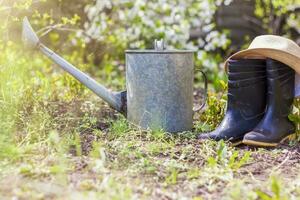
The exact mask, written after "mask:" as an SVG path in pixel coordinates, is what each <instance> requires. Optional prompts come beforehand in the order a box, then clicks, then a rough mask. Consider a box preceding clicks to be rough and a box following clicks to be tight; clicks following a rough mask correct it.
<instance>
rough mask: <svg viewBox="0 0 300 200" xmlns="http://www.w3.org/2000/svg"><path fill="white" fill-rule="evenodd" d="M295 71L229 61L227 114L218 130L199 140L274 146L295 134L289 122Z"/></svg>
mask: <svg viewBox="0 0 300 200" xmlns="http://www.w3.org/2000/svg"><path fill="white" fill-rule="evenodd" d="M294 84H295V71H294V70H293V69H292V68H290V67H289V66H287V65H285V64H283V63H281V62H278V61H276V60H272V59H266V60H264V59H241V60H230V61H229V63H228V99H227V110H226V113H225V116H224V119H223V121H222V122H221V124H220V125H219V127H218V128H217V129H216V130H214V131H213V132H210V133H204V134H200V135H199V138H200V139H213V140H226V141H230V142H232V143H233V145H238V144H241V143H244V144H247V145H254V146H264V147H268V146H277V145H278V144H279V143H280V142H282V141H283V140H285V139H286V138H288V137H289V136H291V135H292V134H294V133H295V126H294V124H293V123H292V122H290V121H289V119H288V115H289V113H290V110H291V107H292V104H293V99H294Z"/></svg>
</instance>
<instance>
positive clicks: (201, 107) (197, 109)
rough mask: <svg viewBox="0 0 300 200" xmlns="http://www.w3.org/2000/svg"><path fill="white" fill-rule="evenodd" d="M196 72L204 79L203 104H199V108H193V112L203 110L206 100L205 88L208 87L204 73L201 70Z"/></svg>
mask: <svg viewBox="0 0 300 200" xmlns="http://www.w3.org/2000/svg"><path fill="white" fill-rule="evenodd" d="M196 71H200V72H201V74H202V76H203V78H204V102H203V103H202V104H201V106H199V107H198V108H195V109H194V112H198V111H200V110H202V109H203V108H204V106H205V104H206V100H207V87H208V83H207V76H206V74H205V73H204V71H202V70H196Z"/></svg>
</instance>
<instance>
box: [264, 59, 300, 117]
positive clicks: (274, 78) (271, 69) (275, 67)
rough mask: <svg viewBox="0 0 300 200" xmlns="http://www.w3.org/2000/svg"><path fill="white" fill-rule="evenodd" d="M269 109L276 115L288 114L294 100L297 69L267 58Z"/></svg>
mask: <svg viewBox="0 0 300 200" xmlns="http://www.w3.org/2000/svg"><path fill="white" fill-rule="evenodd" d="M266 65H267V82H268V95H267V103H268V110H270V111H269V112H272V113H273V114H274V115H275V116H285V117H286V116H288V115H289V113H290V111H291V105H292V103H293V100H294V87H295V71H294V70H293V69H292V68H290V67H289V66H287V65H285V64H283V63H281V62H279V61H276V60H273V59H267V62H266Z"/></svg>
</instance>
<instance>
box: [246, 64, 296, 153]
mask: <svg viewBox="0 0 300 200" xmlns="http://www.w3.org/2000/svg"><path fill="white" fill-rule="evenodd" d="M267 80H268V94H267V104H268V105H267V111H266V114H265V116H264V118H263V119H262V121H261V122H260V123H259V124H258V125H257V126H256V127H255V128H254V129H253V131H251V132H249V133H247V134H246V135H245V136H244V140H243V143H244V144H247V145H254V146H262V147H274V146H277V145H278V144H279V143H280V142H282V141H284V140H285V139H287V138H288V137H289V136H291V135H292V134H294V133H295V125H294V124H293V123H292V122H291V121H290V120H289V119H288V115H289V113H290V111H291V107H292V104H293V99H294V84H295V71H294V70H293V69H292V68H290V67H289V66H287V65H285V64H283V63H281V62H279V61H275V60H272V59H267Z"/></svg>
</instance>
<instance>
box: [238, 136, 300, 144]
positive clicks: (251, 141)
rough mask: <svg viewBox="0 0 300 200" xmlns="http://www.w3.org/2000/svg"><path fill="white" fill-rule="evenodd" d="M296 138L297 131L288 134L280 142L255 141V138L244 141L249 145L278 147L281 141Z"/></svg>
mask: <svg viewBox="0 0 300 200" xmlns="http://www.w3.org/2000/svg"><path fill="white" fill-rule="evenodd" d="M295 138H296V133H293V134H290V135H288V136H286V137H285V138H283V139H282V140H281V141H280V142H278V143H268V142H259V141H255V140H243V141H242V143H243V144H246V145H249V146H260V147H276V146H278V145H279V144H280V143H283V142H285V141H286V140H292V139H295Z"/></svg>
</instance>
